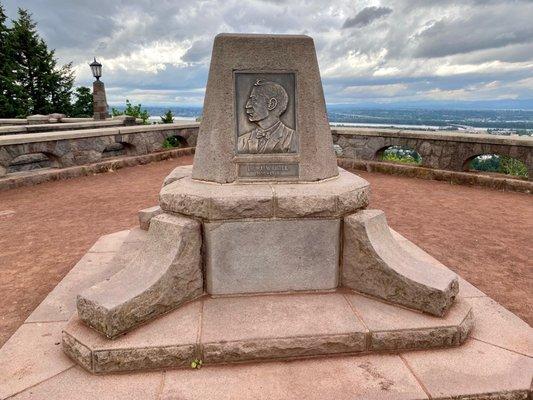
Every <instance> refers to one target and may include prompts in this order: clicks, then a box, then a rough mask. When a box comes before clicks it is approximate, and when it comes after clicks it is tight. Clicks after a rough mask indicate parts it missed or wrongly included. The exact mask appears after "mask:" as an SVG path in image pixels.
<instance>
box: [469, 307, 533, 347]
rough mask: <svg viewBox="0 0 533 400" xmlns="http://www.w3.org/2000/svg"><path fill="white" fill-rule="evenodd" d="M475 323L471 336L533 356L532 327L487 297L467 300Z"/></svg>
mask: <svg viewBox="0 0 533 400" xmlns="http://www.w3.org/2000/svg"><path fill="white" fill-rule="evenodd" d="M469 301H470V302H471V303H472V305H473V308H474V314H475V316H476V321H475V322H476V323H475V325H474V329H473V330H472V337H474V338H476V339H479V340H482V341H484V342H487V343H490V344H493V345H495V346H499V347H503V348H504V349H508V350H512V351H515V352H517V353H521V354H524V355H526V356H529V357H533V329H532V328H531V327H530V326H529V325H528V324H527V323H526V322H524V321H522V320H521V319H520V318H518V317H517V316H516V315H514V314H513V313H512V312H510V311H509V310H507V309H505V308H503V307H502V306H501V305H499V304H498V303H497V302H496V301H494V300H492V299H491V298H489V297H478V298H474V299H470V300H469Z"/></svg>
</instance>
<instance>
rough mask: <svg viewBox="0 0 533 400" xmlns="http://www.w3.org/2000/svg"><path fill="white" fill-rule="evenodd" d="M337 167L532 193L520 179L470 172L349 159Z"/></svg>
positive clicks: (532, 186)
mask: <svg viewBox="0 0 533 400" xmlns="http://www.w3.org/2000/svg"><path fill="white" fill-rule="evenodd" d="M337 164H338V166H339V167H342V168H345V169H348V170H359V171H367V172H380V173H384V174H390V175H400V176H405V177H408V178H419V179H426V180H435V181H445V182H449V183H452V184H458V185H466V186H483V187H487V188H490V189H495V190H504V191H512V192H520V193H533V182H531V181H524V180H521V179H513V178H504V177H501V178H500V177H495V176H489V175H481V174H476V173H472V172H457V171H448V170H442V169H431V168H426V167H418V166H412V165H402V164H393V163H387V162H382V161H361V160H354V159H351V158H343V157H340V158H337Z"/></svg>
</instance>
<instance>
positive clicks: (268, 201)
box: [159, 169, 369, 220]
mask: <svg viewBox="0 0 533 400" xmlns="http://www.w3.org/2000/svg"><path fill="white" fill-rule="evenodd" d="M183 175H185V171H183V170H180V171H178V173H177V176H179V179H176V181H174V182H173V183H170V184H166V185H164V186H163V188H162V189H161V191H160V193H159V201H160V205H161V208H162V209H163V210H165V211H168V212H173V213H179V214H183V215H190V216H193V217H197V218H202V219H205V220H227V219H244V218H272V217H279V218H302V217H325V218H327V217H338V216H344V215H347V214H349V213H352V212H354V211H357V210H359V209H361V208H364V207H366V206H367V204H368V196H369V184H368V182H367V181H365V180H364V179H362V178H360V177H358V176H357V175H354V174H352V173H350V172H347V171H345V170H343V169H339V176H338V177H335V178H332V179H330V180H326V181H321V182H315V183H275V184H274V183H272V184H270V183H256V184H253V185H252V184H227V185H219V184H213V183H209V182H201V181H197V180H194V179H191V178H190V177H189V176H183Z"/></svg>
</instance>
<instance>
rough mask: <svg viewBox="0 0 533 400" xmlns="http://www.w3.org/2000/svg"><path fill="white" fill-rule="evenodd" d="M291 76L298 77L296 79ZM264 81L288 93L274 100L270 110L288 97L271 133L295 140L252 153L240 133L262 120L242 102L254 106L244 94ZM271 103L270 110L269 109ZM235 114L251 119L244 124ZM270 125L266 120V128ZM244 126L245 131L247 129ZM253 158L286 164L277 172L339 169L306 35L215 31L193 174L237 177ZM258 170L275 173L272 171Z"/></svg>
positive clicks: (302, 175)
mask: <svg viewBox="0 0 533 400" xmlns="http://www.w3.org/2000/svg"><path fill="white" fill-rule="evenodd" d="M291 77H292V78H291ZM256 78H257V79H256ZM243 79H244V81H246V82H248V84H247V85H245V87H243V88H242V89H241V88H240V87H239V82H241V80H243ZM250 79H251V80H250ZM261 79H262V81H261ZM291 79H294V80H295V85H294V82H293V81H292V80H291ZM257 80H259V82H257ZM289 81H290V82H293V83H290V82H289ZM254 82H255V83H254ZM269 82H274V83H276V84H278V85H281V86H282V87H283V89H284V91H285V92H286V94H285V96H286V98H287V99H288V101H287V99H285V101H282V99H281V98H280V99H276V101H275V105H274V111H275V109H276V107H278V106H279V107H282V105H281V103H285V104H284V105H285V107H284V108H283V110H281V113H282V114H281V115H278V123H281V124H283V126H282V128H280V129H278V128H276V129H277V130H275V131H274V134H277V133H280V135H281V134H282V135H283V137H284V138H285V136H286V135H289V136H291V135H292V141H291V143H292V144H291V145H289V144H288V143H287V148H286V149H285V148H283V149H282V148H279V149H277V150H276V149H272V151H271V150H267V151H258V152H257V153H263V154H259V155H257V154H250V152H251V153H254V151H251V150H250V151H248V150H249V149H248V150H246V149H245V148H244V147H246V146H244V145H241V144H240V142H239V140H241V141H242V140H244V139H243V138H244V137H247V135H250V134H252V136H253V132H252V131H253V129H257V128H254V127H255V126H256V125H255V123H253V124H249V121H259V122H257V123H258V124H259V126H261V121H260V120H258V119H256V118H254V117H250V118H246V109H251V105H249V104H248V103H247V102H246V101H245V100H246V99H247V98H248V95H249V94H251V91H253V90H254V88H255V90H263V89H260V88H259V87H260V86H262V85H269V84H270V83H269ZM242 90H244V92H242ZM265 90H266V89H265ZM245 103H246V104H245ZM245 106H246V109H245ZM248 106H250V107H248ZM237 107H238V108H237ZM274 111H272V112H270V111H269V117H270V114H272V113H274ZM238 122H239V123H244V124H249V125H250V126H248V127H247V128H246V129H243V130H241V129H240V128H239V129H238ZM276 126H277V125H276ZM268 127H270V125H268V126H264V127H263V128H264V129H267V128H268ZM247 129H249V130H250V132H248V133H246V132H247ZM251 138H252V141H253V140H256V139H253V137H251ZM269 140H270V139H269ZM266 148H267V149H268V145H267V146H266ZM274 153H278V154H274ZM250 155H251V157H250ZM235 156H236V157H235ZM234 157H235V158H234ZM267 158H268V159H267ZM257 163H260V164H262V166H265V167H268V168H270V167H272V166H274V167H276V168H277V167H283V168H286V169H287V170H286V171H285V172H289V175H288V176H284V175H283V174H282V173H279V174H274V175H272V176H273V177H274V178H273V179H274V180H278V179H280V178H282V179H289V180H293V181H317V180H321V179H326V178H331V177H333V176H336V175H337V174H338V171H337V166H336V159H335V153H334V151H333V143H332V140H331V134H330V130H329V125H328V120H327V115H326V108H325V103H324V94H323V90H322V84H321V81H320V73H319V70H318V63H317V60H316V54H315V48H314V43H313V40H312V39H311V38H310V37H307V36H291V35H238V34H221V35H218V36H217V37H216V38H215V42H214V46H213V54H212V57H211V66H210V70H209V78H208V82H207V89H206V96H205V102H204V115H203V120H202V124H201V126H200V133H199V135H198V144H197V149H196V155H195V163H194V167H193V178H194V179H198V180H203V181H211V182H217V183H230V182H234V181H236V180H238V171H239V170H241V168H238V165H239V164H241V166H243V165H244V166H246V167H250V166H257ZM295 165H296V168H295ZM260 167H261V166H260ZM268 168H267V169H268ZM277 171H278V172H279V171H281V170H277ZM261 176H262V177H263V179H265V180H272V179H270V178H271V176H270V175H261ZM241 177H242V176H241ZM260 179H261V178H260Z"/></svg>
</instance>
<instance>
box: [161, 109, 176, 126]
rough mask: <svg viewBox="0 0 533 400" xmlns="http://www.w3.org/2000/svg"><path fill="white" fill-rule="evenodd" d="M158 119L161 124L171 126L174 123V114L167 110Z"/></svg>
mask: <svg viewBox="0 0 533 400" xmlns="http://www.w3.org/2000/svg"><path fill="white" fill-rule="evenodd" d="M160 118H161V122H162V123H164V124H171V123H173V122H174V114H172V110H168V111H167V112H166V113H165V114H164V115H162V116H161V117H160Z"/></svg>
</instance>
